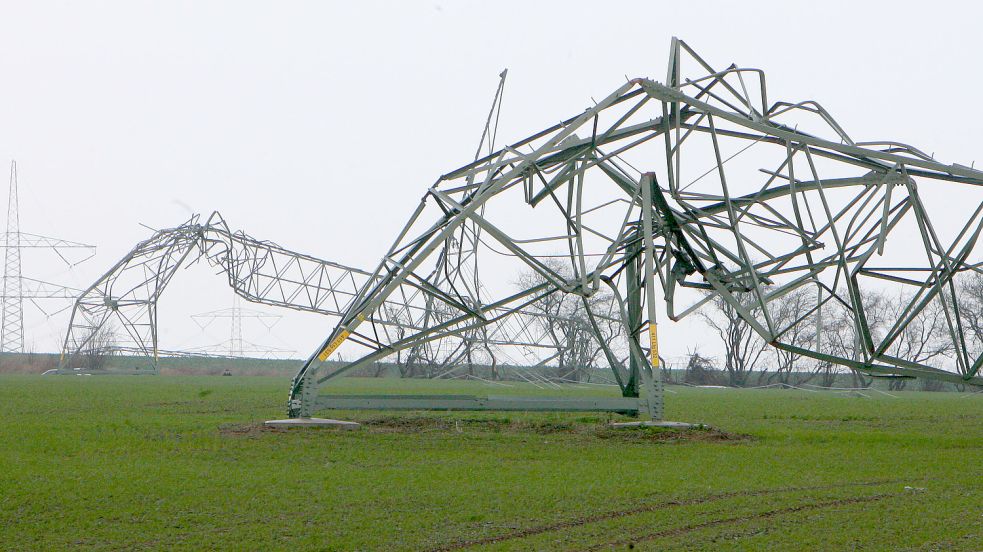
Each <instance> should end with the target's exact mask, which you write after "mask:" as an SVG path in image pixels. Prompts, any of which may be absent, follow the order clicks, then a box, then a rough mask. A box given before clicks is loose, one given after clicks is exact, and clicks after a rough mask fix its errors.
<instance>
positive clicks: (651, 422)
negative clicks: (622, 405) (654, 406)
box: [610, 420, 710, 429]
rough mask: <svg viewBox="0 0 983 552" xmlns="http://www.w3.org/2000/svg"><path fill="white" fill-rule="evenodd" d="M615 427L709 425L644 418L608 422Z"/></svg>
mask: <svg viewBox="0 0 983 552" xmlns="http://www.w3.org/2000/svg"><path fill="white" fill-rule="evenodd" d="M610 426H611V427H613V428H615V429H619V428H631V427H668V428H671V429H696V428H700V429H709V428H710V426H708V425H704V424H691V423H688V422H660V421H656V420H645V421H642V422H615V423H611V424H610Z"/></svg>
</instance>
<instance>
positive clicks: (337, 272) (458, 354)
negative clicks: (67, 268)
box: [62, 212, 557, 371]
mask: <svg viewBox="0 0 983 552" xmlns="http://www.w3.org/2000/svg"><path fill="white" fill-rule="evenodd" d="M202 259H204V260H205V262H207V263H209V265H211V266H213V267H216V268H218V269H219V270H220V271H221V272H222V273H224V274H225V275H226V276H227V278H228V282H229V285H230V286H231V287H232V288H233V290H234V291H235V293H236V294H238V295H239V296H241V297H242V298H244V299H246V300H247V301H251V302H254V303H262V304H266V305H272V306H277V307H284V308H289V309H294V310H300V311H306V312H315V313H319V314H324V315H333V316H339V315H340V314H341V313H344V312H346V311H347V310H348V309H349V308H350V307H351V305H352V301H353V300H354V299H355V297H356V295H357V293H358V290H360V289H362V288H363V287H365V286H366V284H367V283H368V282H369V280H370V279H372V278H373V276H372V274H371V273H369V272H366V271H363V270H360V269H357V268H352V267H349V266H344V265H341V264H338V263H334V262H330V261H325V260H322V259H318V258H315V257H313V256H310V255H305V254H302V253H297V252H294V251H291V250H288V249H285V248H283V247H281V246H279V245H276V244H274V243H272V242H268V241H262V240H258V239H255V238H252V237H250V236H248V235H246V234H244V233H242V232H233V231H231V230H230V229H229V227H228V225H227V224H226V222H225V220H223V219H222V217H221V215H220V214H219V213H217V212H215V213H212V215H211V216H209V217H208V219H206V220H204V221H203V220H202V219H201V217H200V216H198V215H195V216H193V217H191V218H190V219H189V220H188V221H187V222H185V223H184V224H181V225H179V226H177V227H174V228H167V229H162V230H158V231H156V232H155V233H154V235H153V236H151V237H150V238H149V239H147V240H144V241H142V242H140V243H139V244H137V245H136V247H134V248H133V249H132V250H131V251H130V252H129V253H128V254H127V255H126V256H125V257H123V258H122V259H121V260H120V261H119V262H118V263H116V265H115V266H113V267H112V268H111V269H110V270H109V271H108V272H106V273H105V274H104V275H103V276H101V277H100V278H99V279H98V280H97V281H96V282H95V283H94V284H93V285H92V286H90V287H89V288H88V289H87V290H85V291H84V292H82V293H81V295H80V296H79V297H78V298H77V299H76V301H75V305H74V309H73V311H72V317H71V321H70V324H69V330H68V332H67V334H66V337H65V341H64V346H63V354H62V364H63V365H64V364H65V363H66V362H67V363H68V364H70V365H72V364H78V363H79V362H80V360H81V359H80V357H85V356H91V355H110V354H126V355H137V356H143V357H145V358H146V359H147V361H148V363H150V365H151V367H153V368H154V369H156V368H157V362H158V359H159V357H160V356H186V355H189V354H191V353H192V352H190V351H172V350H161V349H159V347H158V336H157V303H158V301H159V299H160V297H161V294H162V293H163V291H164V289H165V288H166V286H167V284H168V283H169V282H170V281H171V278H172V277H173V276H174V275H175V274H176V272H177V270H178V269H179V268H180V267H181V266H184V265H189V264H192V263H195V262H199V261H201V260H202ZM421 294H422V292H420V291H419V290H412V289H407V290H406V295H403V296H398V295H394V296H392V297H390V298H389V299H387V300H386V301H385V302H383V303H382V306H381V309H382V314H381V315H380V316H379V317H378V318H377V321H378V323H379V325H380V327H383V328H384V329H383V330H382V331H384V332H390V333H391V332H405V331H424V330H425V329H426V328H425V327H418V326H413V325H412V322H411V321H412V320H420V319H423V318H425V316H422V314H421V313H422V311H423V310H424V309H426V308H427V307H425V306H418V304H417V303H418V301H417V299H418V297H417V296H418V295H421ZM431 310H439V308H435V309H431ZM434 316H438V315H437V314H434ZM537 317H539V318H542V317H544V315H541V314H538V313H528V314H526V315H524V317H519V318H516V319H515V320H514V323H513V324H512V325H511V326H503V327H501V328H498V329H497V331H496V332H487V331H481V332H474V333H473V334H472V335H470V336H469V340H468V341H466V342H464V343H461V344H459V346H458V347H457V348H456V349H455V350H453V351H449V352H446V354H443V355H441V356H440V358H439V364H438V365H437V366H440V367H442V368H443V370H442V371H446V370H451V369H452V368H453V367H454V366H456V365H458V364H462V363H463V364H467V363H469V362H470V363H477V362H480V361H483V360H487V359H488V358H489V356H490V355H491V353H490V351H492V350H493V348H497V347H500V346H506V345H507V346H521V347H525V348H527V349H530V348H532V349H535V348H545V349H547V350H552V351H555V350H556V349H557V345H556V343H555V342H551V341H550V340H549V336H547V335H546V334H545V333H544V332H543V331H541V328H543V327H544V326H543V325H542V324H535V323H534V321H535V320H534V319H536V318H537ZM531 319H532V320H531ZM551 354H555V353H551ZM499 356H501V355H499ZM547 356H548V355H547ZM434 360H435V359H433V358H427V359H426V361H427V362H431V361H434ZM415 362H417V363H422V362H423V360H422V359H416V360H415Z"/></svg>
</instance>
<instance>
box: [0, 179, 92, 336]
mask: <svg viewBox="0 0 983 552" xmlns="http://www.w3.org/2000/svg"><path fill="white" fill-rule="evenodd" d="M0 247H3V249H4V252H3V260H4V264H3V297H2V302H3V319H2V322H0V326H2V327H0V352H4V353H20V352H23V351H24V300H25V299H27V300H29V301H31V303H32V304H34V305H35V306H36V307H38V309H40V310H41V311H42V312H43V313H44V314H46V315H48V316H51V315H52V314H54V312H49V311H47V310H45V309H44V308H42V307H41V305H39V304H38V302H37V300H38V299H74V298H75V297H77V296H78V295H79V293H81V291H80V290H77V289H73V288H69V287H65V286H62V285H58V284H53V283H50V282H45V281H42V280H37V279H34V278H25V277H24V274H23V271H22V265H21V254H22V250H23V249H48V250H51V251H53V252H54V253H55V254H56V255H58V258H60V259H61V260H62V261H63V262H64V263H65V264H66V265H68V266H69V267H71V266H74V265H76V264H78V263H80V262H82V261H85V260H87V259H90V258H92V256H93V255H95V249H96V248H95V246H92V245H86V244H84V243H78V242H71V241H67V240H61V239H57V238H49V237H46V236H39V235H37V234H30V233H27V232H21V230H20V201H19V192H18V189H17V162H16V161H11V163H10V189H9V191H8V196H7V229H6V231H5V232H4V234H3V243H2V244H0ZM64 250H81V251H84V253H83V254H82V255H83V256H82V257H81V258H78V257H77V256H75V255H69V254H67V252H66V253H64V254H63V251H64ZM73 257H74V258H76V259H78V260H72V259H73ZM64 308H67V307H63V308H61V309H58V310H57V311H55V312H60V311H61V310H64Z"/></svg>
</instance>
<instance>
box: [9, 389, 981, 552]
mask: <svg viewBox="0 0 983 552" xmlns="http://www.w3.org/2000/svg"><path fill="white" fill-rule="evenodd" d="M513 385H514V387H513V388H512V389H509V390H503V389H501V388H499V387H496V386H490V385H488V384H482V383H477V382H476V383H450V382H424V381H409V382H406V381H399V380H369V379H354V378H353V379H350V380H346V381H344V382H343V383H342V387H344V388H345V389H344V391H346V392H348V391H352V392H354V391H365V392H383V391H386V392H391V391H396V390H397V389H399V390H404V391H407V392H413V391H416V392H418V391H421V390H424V389H426V390H432V389H433V388H435V387H438V388H440V389H441V390H442V391H446V392H457V393H474V394H488V393H492V394H501V393H503V392H510V393H514V392H525V393H535V392H540V391H538V390H536V389H532V388H520V387H519V386H518V385H515V384H513ZM383 388H385V389H383ZM286 390H287V380H285V379H283V378H260V377H226V378H221V377H163V376H162V377H109V376H106V377H38V376H10V375H7V376H0V412H2V420H0V424H2V425H0V545H2V547H3V548H4V549H11V550H20V549H24V550H32V549H33V550H53V549H89V548H92V549H117V550H119V549H125V550H132V549H160V548H166V549H247V550H272V549H287V548H294V549H300V550H311V549H319V550H372V549H386V550H460V549H467V550H471V549H474V550H506V549H508V550H553V549H559V550H611V549H614V550H622V549H628V548H629V547H633V548H634V549H642V550H647V549H652V550H657V549H665V548H675V547H678V548H685V549H707V550H710V549H712V550H718V549H748V550H761V549H784V550H801V549H823V550H831V549H832V550H838V549H850V550H853V549H867V550H884V549H888V550H897V549H914V550H983V483H981V481H983V479H981V475H983V395H979V394H977V395H973V396H968V395H967V394H956V393H917V392H905V393H898V394H897V395H898V398H891V397H887V396H883V395H880V394H874V395H872V396H871V397H872V398H863V397H849V396H841V395H833V394H829V393H808V392H802V391H779V390H760V391H754V390H717V389H689V388H673V391H676V393H674V394H669V395H668V398H667V412H668V413H669V418H670V419H675V420H684V421H699V422H705V423H707V424H710V425H711V426H712V427H713V428H715V430H710V431H705V430H699V431H689V432H682V433H679V432H664V431H654V430H645V431H641V430H617V431H616V430H611V429H608V428H607V427H606V424H605V421H606V420H607V419H608V418H609V417H608V416H606V415H597V416H590V415H588V416H585V415H583V414H516V413H510V414H502V413H492V414H474V413H470V414H469V413H453V414H422V413H380V412H359V413H333V414H331V415H332V416H334V417H339V418H345V419H356V420H361V421H364V422H366V423H365V424H364V426H363V428H362V429H361V430H358V431H339V430H323V429H321V430H318V429H314V430H296V429H295V430H276V431H273V430H267V429H264V428H263V427H262V425H261V422H262V421H263V420H265V419H269V418H279V417H282V416H283V414H284V402H285V398H286ZM582 392H584V391H582ZM592 392H597V391H592Z"/></svg>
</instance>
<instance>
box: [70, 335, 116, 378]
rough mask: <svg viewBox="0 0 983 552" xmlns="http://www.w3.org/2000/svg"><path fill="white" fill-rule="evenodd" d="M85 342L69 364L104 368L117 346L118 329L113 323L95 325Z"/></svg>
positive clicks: (95, 368)
mask: <svg viewBox="0 0 983 552" xmlns="http://www.w3.org/2000/svg"><path fill="white" fill-rule="evenodd" d="M84 343H85V345H84V346H83V347H82V348H81V349H80V351H79V352H78V354H76V355H73V356H72V357H71V358H70V359H69V365H70V366H71V367H72V368H82V369H83V370H103V369H105V368H106V366H107V365H108V364H109V357H110V356H111V353H112V351H113V349H114V348H115V346H116V331H115V329H114V327H113V326H112V324H103V325H101V326H98V327H93V328H92V329H91V330H89V334H88V335H87V336H86V337H85V341H84Z"/></svg>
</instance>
